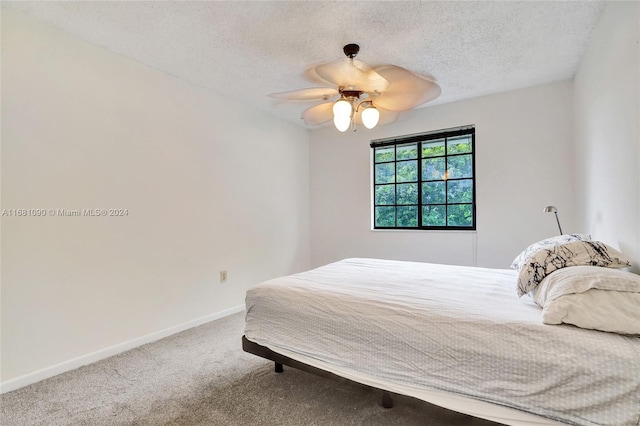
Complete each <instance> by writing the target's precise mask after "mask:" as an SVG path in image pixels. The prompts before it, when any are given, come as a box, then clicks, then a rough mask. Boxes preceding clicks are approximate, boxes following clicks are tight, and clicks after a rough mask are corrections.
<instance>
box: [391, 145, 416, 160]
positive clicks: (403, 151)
mask: <svg viewBox="0 0 640 426" xmlns="http://www.w3.org/2000/svg"><path fill="white" fill-rule="evenodd" d="M396 149H397V155H398V160H410V159H413V158H418V144H417V143H410V144H406V145H398V147H397V148H396Z"/></svg>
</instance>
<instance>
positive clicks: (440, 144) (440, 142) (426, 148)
mask: <svg viewBox="0 0 640 426" xmlns="http://www.w3.org/2000/svg"><path fill="white" fill-rule="evenodd" d="M440 155H444V139H435V140H432V141H429V142H423V143H422V157H437V156H440Z"/></svg>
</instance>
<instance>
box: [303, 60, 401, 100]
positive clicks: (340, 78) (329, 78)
mask: <svg viewBox="0 0 640 426" xmlns="http://www.w3.org/2000/svg"><path fill="white" fill-rule="evenodd" d="M307 74H309V75H316V76H318V77H319V78H320V79H322V80H323V81H326V82H329V83H331V84H334V85H336V86H338V87H340V88H343V89H347V90H360V91H363V92H375V91H378V92H382V91H384V90H386V89H387V88H388V87H389V81H387V80H386V79H385V78H384V77H383V76H381V75H380V74H379V73H378V72H376V71H375V70H374V69H373V68H371V67H370V66H369V65H367V64H365V63H364V62H361V61H358V60H357V59H339V60H337V61H333V62H329V63H326V64H321V65H318V66H316V67H313V68H311V69H310V70H308V71H307Z"/></svg>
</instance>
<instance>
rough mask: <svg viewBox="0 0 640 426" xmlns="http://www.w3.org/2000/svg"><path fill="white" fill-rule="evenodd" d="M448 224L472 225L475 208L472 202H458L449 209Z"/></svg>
mask: <svg viewBox="0 0 640 426" xmlns="http://www.w3.org/2000/svg"><path fill="white" fill-rule="evenodd" d="M447 225H448V226H472V225H473V210H472V208H471V204H457V205H453V206H449V207H448V209H447Z"/></svg>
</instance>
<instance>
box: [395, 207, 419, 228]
mask: <svg viewBox="0 0 640 426" xmlns="http://www.w3.org/2000/svg"><path fill="white" fill-rule="evenodd" d="M397 212H398V226H408V227H414V226H418V207H417V206H410V207H408V206H407V207H397Z"/></svg>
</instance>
